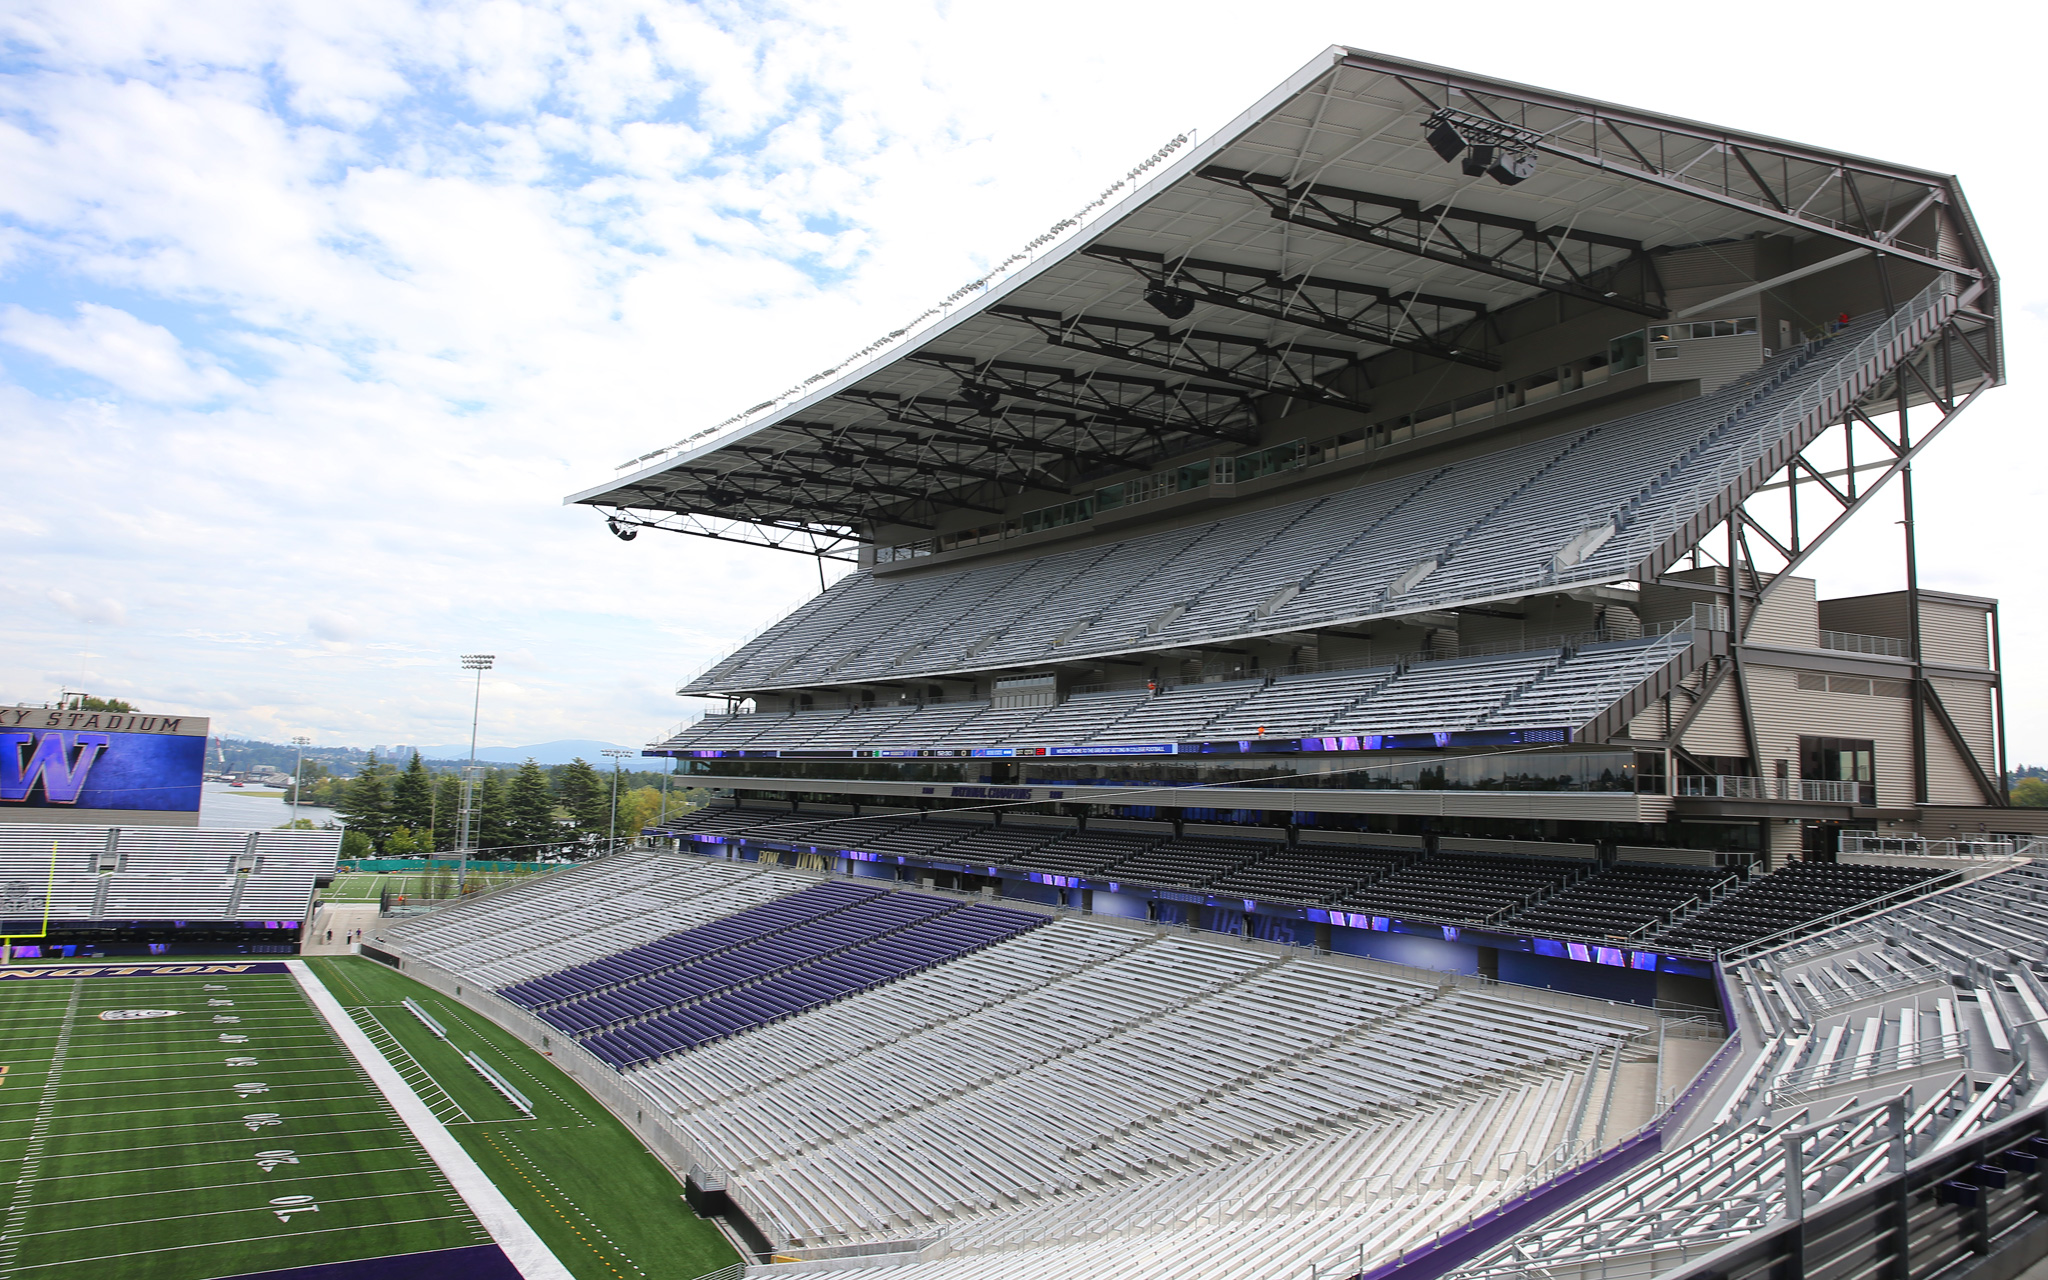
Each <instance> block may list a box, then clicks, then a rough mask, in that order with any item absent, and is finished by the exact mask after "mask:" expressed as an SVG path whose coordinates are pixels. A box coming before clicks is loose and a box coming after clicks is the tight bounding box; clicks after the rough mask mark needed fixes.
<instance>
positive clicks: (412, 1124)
mask: <svg viewBox="0 0 2048 1280" xmlns="http://www.w3.org/2000/svg"><path fill="white" fill-rule="evenodd" d="M285 967H286V968H288V969H290V970H291V973H292V976H293V977H294V978H296V979H298V982H299V987H300V989H301V990H303V991H304V992H305V993H306V999H307V1000H308V1001H310V1002H311V1003H312V1005H313V1007H314V1008H315V1009H317V1010H319V1011H320V1016H321V1017H323V1018H325V1019H327V1025H328V1026H330V1027H332V1028H333V1029H334V1034H335V1035H337V1036H339V1037H340V1038H341V1042H342V1043H343V1044H345V1045H347V1046H348V1050H349V1052H350V1053H352V1054H354V1055H355V1056H356V1061H358V1062H360V1063H362V1064H363V1069H364V1070H365V1071H367V1072H369V1073H370V1079H372V1080H374V1081H376V1082H377V1087H378V1088H379V1089H382V1090H383V1091H384V1096H385V1097H386V1098H388V1099H390V1102H391V1106H392V1108H393V1109H394V1110H395V1111H397V1112H398V1116H399V1119H401V1120H403V1121H405V1127H406V1128H408V1129H410V1130H412V1135H413V1137H415V1138H418V1139H419V1142H420V1145H421V1146H423V1147H425V1148H426V1149H427V1154H428V1155H430V1156H432V1157H434V1163H435V1164H438V1165H440V1166H441V1172H442V1173H444V1174H446V1175H447V1176H448V1181H449V1183H450V1185H452V1186H453V1187H454V1188H455V1191H456V1194H457V1195H460V1196H461V1197H462V1199H463V1202H464V1203H466V1204H467V1205H468V1206H469V1209H470V1212H472V1213H474V1214H475V1215H476V1216H477V1220H478V1221H480V1222H482V1223H483V1224H484V1229H485V1230H486V1231H489V1232H490V1233H491V1239H493V1240H495V1241H497V1242H498V1247H499V1248H501V1249H503V1250H504V1251H505V1256H506V1257H508V1258H510V1259H512V1265H513V1266H515V1267H517V1268H519V1273H520V1274H521V1275H523V1276H525V1277H526V1278H527V1280H575V1277H574V1276H572V1275H571V1274H570V1272H569V1269H568V1268H567V1267H565V1266H563V1265H562V1262H561V1259H559V1258H557V1257H555V1255H554V1251H553V1250H551V1249H549V1248H548V1246H547V1242H546V1241H544V1240H542V1239H541V1238H540V1236H539V1235H537V1234H535V1232H534V1229H533V1228H532V1227H531V1226H529V1225H527V1222H526V1219H524V1218H522V1217H520V1216H519V1211H518V1210H517V1209H514V1208H513V1207H512V1202H511V1201H510V1200H507V1199H506V1198H505V1193H504V1192H502V1191H500V1190H498V1188H497V1186H496V1184H494V1183H493V1182H492V1181H491V1180H490V1178H488V1177H487V1176H485V1174H484V1171H483V1170H482V1169H480V1168H478V1167H477V1163H476V1161H474V1160H472V1159H470V1157H469V1152H467V1151H464V1150H463V1149H462V1144H461V1143H459V1142H457V1141H456V1140H455V1135H453V1134H451V1133H449V1132H448V1130H447V1128H446V1127H445V1126H443V1125H442V1123H441V1122H440V1121H439V1120H436V1119H435V1118H434V1113H433V1112H431V1111H429V1110H427V1104H426V1103H424V1102H421V1101H420V1098H419V1095H418V1094H416V1093H414V1092H413V1091H412V1087H411V1086H410V1085H408V1084H406V1082H405V1080H404V1078H403V1077H401V1076H400V1075H399V1074H398V1070H397V1068H395V1067H393V1066H392V1065H391V1064H390V1063H389V1062H387V1061H385V1059H384V1055H383V1054H381V1053H379V1052H377V1047H376V1046H375V1045H373V1044H371V1043H370V1037H368V1036H366V1035H364V1034H363V1029H362V1028H361V1027H359V1026H357V1025H356V1020H355V1019H354V1018H351V1017H349V1016H348V1012H347V1010H345V1009H343V1008H342V1007H341V1002H340V1001H338V1000H336V999H335V998H334V996H333V994H332V993H331V992H329V991H328V990H327V988H326V987H325V986H323V985H321V982H320V979H319V978H317V977H315V976H314V974H313V971H312V969H311V968H310V967H309V966H308V965H307V964H306V962H305V961H303V960H287V961H285Z"/></svg>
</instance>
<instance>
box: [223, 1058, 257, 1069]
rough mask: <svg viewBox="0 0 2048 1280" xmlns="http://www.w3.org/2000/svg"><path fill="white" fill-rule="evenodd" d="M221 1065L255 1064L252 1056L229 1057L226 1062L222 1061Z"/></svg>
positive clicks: (249, 1065) (245, 1065)
mask: <svg viewBox="0 0 2048 1280" xmlns="http://www.w3.org/2000/svg"><path fill="white" fill-rule="evenodd" d="M221 1065H222V1066H225V1067H253V1066H255V1065H256V1059H254V1058H229V1059H228V1060H227V1061H226V1062H224V1063H222V1064H221Z"/></svg>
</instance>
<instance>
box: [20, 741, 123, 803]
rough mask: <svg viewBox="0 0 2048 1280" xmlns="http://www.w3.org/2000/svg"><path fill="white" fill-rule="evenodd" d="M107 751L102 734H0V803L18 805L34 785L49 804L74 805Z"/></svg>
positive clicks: (25, 798)
mask: <svg viewBox="0 0 2048 1280" xmlns="http://www.w3.org/2000/svg"><path fill="white" fill-rule="evenodd" d="M106 749H107V735H106V734H104V733H0V801H6V802H11V803H15V804H20V803H22V802H24V801H26V800H27V799H28V795H29V792H30V791H33V790H34V789H35V786H36V784H37V783H38V782H40V783H42V784H43V798H44V799H45V800H47V801H48V802H49V803H51V804H77V803H78V793H79V792H81V791H83V790H85V779H86V775H88V774H90V773H91V772H92V766H93V762H94V761H96V760H98V759H99V758H100V753H101V752H102V751H105V750H106Z"/></svg>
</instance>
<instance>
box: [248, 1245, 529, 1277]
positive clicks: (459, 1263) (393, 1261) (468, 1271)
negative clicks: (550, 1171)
mask: <svg viewBox="0 0 2048 1280" xmlns="http://www.w3.org/2000/svg"><path fill="white" fill-rule="evenodd" d="M223 1280H522V1278H521V1276H520V1274H519V1268H518V1267H515V1266H513V1265H512V1259H510V1258H508V1257H506V1256H505V1251H504V1250H503V1249H500V1248H499V1247H498V1246H497V1245H494V1244H476V1245H465V1246H463V1247H462V1248H459V1249H433V1250H429V1251H428V1252H426V1253H395V1254H392V1255H391V1256H389V1257H385V1258H364V1259H362V1260H360V1261H357V1262H319V1263H315V1264H313V1265H312V1266H310V1267H286V1268H285V1269H284V1270H282V1271H250V1272H246V1273H244V1274H242V1275H238V1276H226V1277H223Z"/></svg>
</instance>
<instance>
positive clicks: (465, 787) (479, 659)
mask: <svg viewBox="0 0 2048 1280" xmlns="http://www.w3.org/2000/svg"><path fill="white" fill-rule="evenodd" d="M495 661H497V655H496V654H493V653H465V654H463V655H462V669H463V670H464V671H474V672H476V697H475V699H474V700H473V701H472V702H471V703H470V708H469V765H468V767H467V768H465V769H463V771H462V821H461V824H460V831H459V833H458V835H457V837H456V841H455V843H456V844H457V845H459V846H460V849H459V853H460V854H461V858H462V862H461V866H460V867H459V868H458V869H457V871H456V873H455V896H456V898H457V899H458V900H459V899H460V898H461V897H462V886H463V885H464V883H466V882H467V881H468V879H469V849H470V840H471V839H472V838H473V837H474V836H475V834H476V722H477V716H478V714H479V713H480V712H481V711H482V710H483V705H484V672H486V671H489V670H490V669H491V664H492V663H493V662H495Z"/></svg>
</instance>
